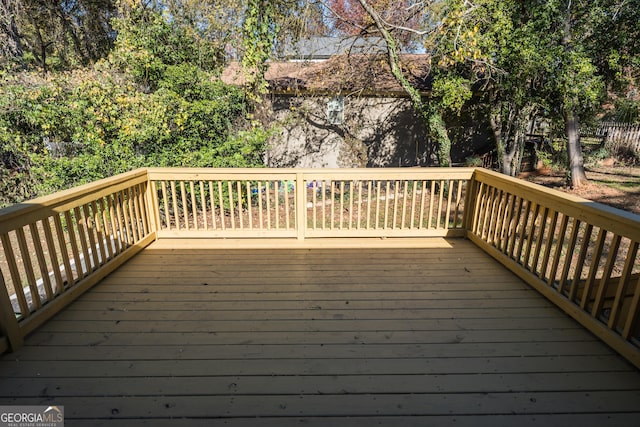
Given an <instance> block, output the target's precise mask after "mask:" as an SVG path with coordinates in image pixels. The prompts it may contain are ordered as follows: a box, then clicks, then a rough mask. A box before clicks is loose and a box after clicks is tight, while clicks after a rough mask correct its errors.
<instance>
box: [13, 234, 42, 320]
mask: <svg viewBox="0 0 640 427" xmlns="http://www.w3.org/2000/svg"><path fill="white" fill-rule="evenodd" d="M16 237H17V238H18V247H19V248H20V255H21V257H22V268H23V270H24V272H25V274H26V276H27V284H28V285H29V290H30V291H31V303H32V304H31V308H32V309H38V308H40V307H42V300H41V299H40V292H39V290H38V284H37V283H36V277H35V274H34V271H33V263H32V262H31V254H30V253H29V248H28V247H27V239H26V236H25V233H24V228H22V227H20V228H18V229H17V230H16Z"/></svg>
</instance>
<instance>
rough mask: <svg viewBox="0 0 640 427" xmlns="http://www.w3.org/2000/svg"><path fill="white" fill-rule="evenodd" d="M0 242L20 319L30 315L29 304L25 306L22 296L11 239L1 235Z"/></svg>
mask: <svg viewBox="0 0 640 427" xmlns="http://www.w3.org/2000/svg"><path fill="white" fill-rule="evenodd" d="M0 240H2V247H3V249H4V255H5V259H6V260H7V264H8V266H9V274H10V275H11V283H13V290H14V292H15V295H16V300H17V301H18V306H19V308H20V315H21V317H27V316H29V314H31V310H30V309H29V304H27V299H26V298H25V295H24V288H23V286H22V279H21V278H20V270H19V269H18V265H17V263H16V257H15V253H14V251H13V247H12V246H11V238H10V237H9V235H8V234H3V235H2V236H0Z"/></svg>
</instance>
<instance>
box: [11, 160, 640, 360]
mask: <svg viewBox="0 0 640 427" xmlns="http://www.w3.org/2000/svg"><path fill="white" fill-rule="evenodd" d="M429 236H449V237H453V236H461V237H463V236H467V237H468V238H469V239H471V240H472V241H473V242H475V243H476V244H477V245H478V246H479V247H481V248H482V249H484V250H485V251H487V252H488V253H489V254H491V255H492V256H493V257H495V258H496V259H497V260H499V261H500V262H502V263H503V264H504V265H505V266H507V267H508V268H509V269H511V270H512V271H513V272H515V273H516V274H517V275H519V276H520V277H521V278H523V279H524V280H525V281H527V282H528V283H530V284H531V285H532V286H533V287H534V288H536V289H537V290H538V291H540V293H542V294H543V295H545V296H546V297H547V298H549V299H550V300H551V301H553V302H554V303H555V304H557V305H558V306H559V307H561V308H562V309H563V310H565V311H566V312H567V313H568V314H570V315H571V316H572V317H574V318H575V319H576V320H578V321H579V322H581V323H582V324H583V325H584V326H585V327H587V328H588V329H589V330H591V331H593V332H594V333H595V334H597V335H598V336H599V337H600V338H602V339H603V340H604V341H605V342H607V343H608V344H609V345H611V346H612V347H613V348H615V349H616V350H617V351H619V352H620V353H621V354H623V355H624V356H625V357H627V359H629V360H630V361H631V362H633V363H634V364H635V365H636V366H638V367H640V344H639V335H640V327H639V323H640V322H639V320H638V317H639V313H640V307H639V306H640V262H639V261H640V260H639V256H638V245H639V242H640V220H639V219H638V216H637V215H633V214H628V213H625V212H622V211H619V210H616V209H613V208H608V207H605V206H603V205H599V204H597V203H593V202H589V201H587V200H584V199H581V198H577V197H574V196H571V195H567V194H564V193H560V192H557V191H554V190H550V189H547V188H544V187H540V186H537V185H534V184H530V183H527V182H525V181H521V180H517V179H513V178H509V177H506V176H504V175H501V174H498V173H495V172H491V171H487V170H483V169H473V168H459V169H458V168H454V169H429V168H415V169H414V168H405V169H357V170H295V169H284V170H282V169H236V170H230V169H227V170H219V169H141V170H137V171H133V172H130V173H127V174H123V175H119V176H117V177H113V178H110V179H106V180H103V181H99V182H96V183H93V184H89V185H85V186H82V187H78V188H76V189H72V190H69V191H65V192H62V193H58V194H54V195H52V196H48V197H44V198H41V199H36V200H32V201H30V202H27V203H23V204H20V205H16V206H13V207H10V208H7V209H4V210H0V244H1V245H2V250H1V251H0V256H2V257H3V258H4V265H5V266H6V267H5V268H3V269H2V273H3V274H2V275H0V282H2V283H0V285H1V286H0V310H1V313H2V316H0V351H6V350H8V349H11V348H16V347H19V346H20V345H21V343H22V339H23V337H24V336H25V335H26V334H28V333H29V332H31V331H32V330H33V329H34V328H36V327H37V326H38V325H40V324H42V323H43V322H44V321H46V319H48V318H49V317H51V316H52V315H53V314H55V313H56V312H57V311H59V310H60V309H62V308H63V307H64V306H66V305H67V304H69V303H70V302H71V301H72V300H73V299H75V298H76V297H77V296H78V295H80V294H81V293H82V292H84V291H85V290H87V289H89V288H90V287H91V286H92V285H93V284H95V283H97V282H98V281H99V280H100V279H101V278H102V277H104V276H105V275H106V274H108V273H109V272H111V271H113V270H114V269H115V268H117V267H118V266H119V265H120V264H122V263H123V262H125V261H126V260H127V259H128V258H130V257H131V256H133V255H134V254H135V253H137V252H138V251H139V250H141V249H142V248H144V247H145V246H146V245H148V244H149V243H151V242H152V241H153V240H155V239H157V238H173V237H181V238H191V237H193V238H222V237H236V238H237V237H253V238H255V237H267V238H270V237H271V238H295V239H307V238H316V237H429ZM0 261H1V260H0ZM478 286H482V285H481V284H479V285H478Z"/></svg>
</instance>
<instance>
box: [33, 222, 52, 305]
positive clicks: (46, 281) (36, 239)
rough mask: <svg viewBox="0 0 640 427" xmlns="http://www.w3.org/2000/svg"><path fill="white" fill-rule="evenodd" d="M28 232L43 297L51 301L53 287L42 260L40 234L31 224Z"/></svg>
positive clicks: (35, 224) (45, 264)
mask: <svg viewBox="0 0 640 427" xmlns="http://www.w3.org/2000/svg"><path fill="white" fill-rule="evenodd" d="M29 232H30V234H31V241H32V242H33V246H34V249H35V252H36V258H37V260H38V267H39V269H40V279H41V280H42V286H43V287H44V292H45V296H46V298H47V299H46V300H47V301H51V300H52V299H53V287H52V286H51V278H50V277H49V268H48V267H47V262H46V260H45V258H44V251H43V250H42V239H41V238H40V233H39V232H38V227H37V223H34V222H32V223H31V224H29ZM36 288H37V284H36Z"/></svg>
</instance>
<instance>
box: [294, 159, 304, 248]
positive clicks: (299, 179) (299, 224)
mask: <svg viewBox="0 0 640 427" xmlns="http://www.w3.org/2000/svg"><path fill="white" fill-rule="evenodd" d="M305 190H306V187H305V185H304V174H303V173H302V172H296V203H295V209H296V236H297V238H298V240H304V238H305V236H306V234H307V215H306V213H307V200H306V199H307V198H306V195H307V193H306V191H305Z"/></svg>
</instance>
